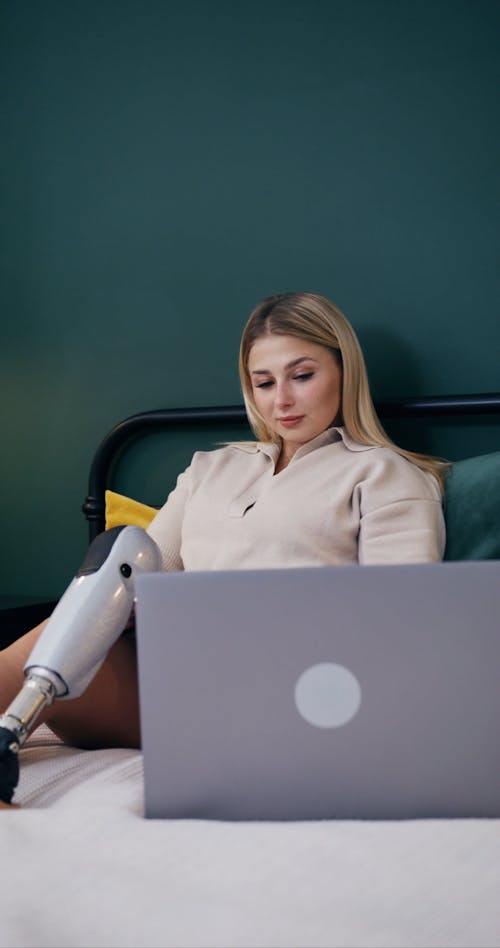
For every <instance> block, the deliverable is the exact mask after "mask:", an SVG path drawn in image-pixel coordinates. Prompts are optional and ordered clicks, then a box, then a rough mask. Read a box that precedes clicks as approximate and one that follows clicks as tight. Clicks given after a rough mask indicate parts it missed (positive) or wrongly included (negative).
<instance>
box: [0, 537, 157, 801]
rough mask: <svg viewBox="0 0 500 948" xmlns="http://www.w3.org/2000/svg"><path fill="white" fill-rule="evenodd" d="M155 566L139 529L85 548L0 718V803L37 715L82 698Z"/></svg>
mask: <svg viewBox="0 0 500 948" xmlns="http://www.w3.org/2000/svg"><path fill="white" fill-rule="evenodd" d="M160 568H161V556H160V551H159V549H158V547H157V546H156V544H155V542H154V541H153V540H152V539H151V537H150V536H149V535H148V534H147V533H146V532H145V531H144V530H143V529H142V528H141V527H132V526H131V527H115V528H113V529H112V530H107V531H106V532H105V533H101V534H99V536H98V537H96V539H95V540H94V541H93V542H92V544H91V545H90V547H89V549H88V552H87V556H86V557H85V560H84V562H83V564H82V566H81V568H80V569H79V571H78V573H77V574H76V576H75V578H74V579H73V580H72V582H71V583H70V585H69V586H68V588H67V590H66V592H65V593H64V595H63V596H62V598H61V600H60V601H59V603H58V604H57V606H56V608H55V610H54V612H53V613H52V616H51V617H50V619H49V620H48V622H47V625H46V626H45V628H44V630H43V632H42V633H41V635H40V637H39V639H38V641H37V643H36V644H35V646H34V648H33V650H32V652H31V654H30V655H29V658H28V661H27V662H26V665H25V666H24V675H25V679H26V680H25V683H24V685H23V687H22V689H21V691H20V692H19V694H18V695H17V697H16V698H15V699H14V701H13V702H12V703H11V704H10V706H9V707H8V708H7V710H6V711H5V713H4V714H2V715H0V800H3V801H4V802H6V803H10V801H11V799H12V796H13V793H14V789H15V787H16V786H17V782H18V778H19V763H18V752H19V750H20V748H21V747H22V745H23V744H24V742H25V740H26V738H27V737H28V735H29V732H30V731H31V729H32V727H33V725H34V724H35V722H36V720H37V719H38V717H39V715H40V713H41V712H42V710H43V709H44V708H45V707H46V706H47V705H50V704H52V702H53V701H54V699H55V698H78V697H79V696H80V695H81V694H83V692H84V691H85V690H86V688H87V687H88V685H89V684H90V682H91V681H92V679H93V678H94V676H95V675H96V673H97V672H98V670H99V668H100V667H101V665H102V663H103V661H104V659H105V657H106V655H107V653H108V651H109V649H110V648H111V646H112V645H113V644H114V642H115V641H116V640H117V639H118V637H119V636H120V635H121V633H122V631H123V629H124V627H125V625H126V623H127V620H128V619H129V616H130V613H131V610H132V606H133V603H134V595H135V594H134V588H135V578H136V576H137V574H138V573H142V572H156V571H158V570H159V569H160Z"/></svg>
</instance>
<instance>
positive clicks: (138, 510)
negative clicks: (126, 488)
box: [105, 490, 158, 530]
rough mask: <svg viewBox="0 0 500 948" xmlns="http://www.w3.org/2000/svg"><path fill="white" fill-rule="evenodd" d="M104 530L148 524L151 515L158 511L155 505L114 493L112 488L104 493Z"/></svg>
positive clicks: (145, 525)
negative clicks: (150, 505)
mask: <svg viewBox="0 0 500 948" xmlns="http://www.w3.org/2000/svg"><path fill="white" fill-rule="evenodd" d="M105 513H106V530H110V529H111V527H123V526H127V527H129V526H134V527H143V528H144V530H146V528H147V527H148V526H149V524H150V523H151V521H152V519H153V517H154V516H155V515H156V514H157V513H158V511H157V509H156V507H149V506H148V505H147V504H141V503H140V502H139V501H138V500H132V498H131V497H125V496H124V495H123V494H115V492H114V491H112V490H107V491H106V493H105Z"/></svg>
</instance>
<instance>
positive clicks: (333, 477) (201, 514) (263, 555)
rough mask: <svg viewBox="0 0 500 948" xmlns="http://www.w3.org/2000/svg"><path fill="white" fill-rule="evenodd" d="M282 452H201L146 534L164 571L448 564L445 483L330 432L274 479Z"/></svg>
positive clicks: (271, 448)
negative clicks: (443, 561) (444, 561)
mask: <svg viewBox="0 0 500 948" xmlns="http://www.w3.org/2000/svg"><path fill="white" fill-rule="evenodd" d="M278 454H279V448H278V447H277V446H276V445H273V444H252V443H248V444H235V445H228V446H226V447H223V448H219V449H217V450H214V451H203V452H197V453H196V454H195V455H194V457H193V459H192V462H191V464H190V466H189V467H188V468H187V470H186V471H184V473H182V474H181V475H180V476H179V478H178V481H177V486H176V488H175V490H173V491H172V493H171V494H170V495H169V497H168V499H167V502H166V504H165V505H164V506H163V507H162V509H161V510H160V511H159V512H158V514H157V516H156V517H155V518H154V520H153V521H152V523H151V525H150V527H149V529H148V532H149V533H150V535H151V536H152V537H153V539H154V540H155V541H156V542H157V544H158V545H159V547H160V549H161V551H162V556H163V566H164V569H165V570H183V569H184V570H224V569H264V568H289V567H298V566H335V565H345V564H349V563H362V564H383V563H424V562H435V561H438V560H440V559H442V556H443V552H444V544H445V528H444V518H443V512H442V504H441V495H440V491H439V487H438V484H437V481H436V480H435V478H434V477H433V476H432V475H431V474H427V473H425V472H423V471H421V470H420V469H419V468H417V467H416V466H415V465H414V464H412V463H410V462H409V461H407V460H406V459H405V458H403V457H401V456H400V455H399V454H397V453H396V452H394V451H392V450H390V449H388V448H377V447H369V446H366V445H361V444H358V443H357V442H355V441H353V440H352V439H351V438H350V437H349V436H348V435H347V434H346V433H345V432H344V430H343V429H342V428H330V429H328V430H327V431H324V432H323V433H322V434H320V435H319V436H318V437H317V438H314V439H313V440H312V441H310V442H309V443H308V444H306V445H304V446H303V447H301V448H299V450H298V451H297V452H296V454H295V455H294V457H293V458H292V460H291V462H290V464H289V465H288V467H286V468H285V469H284V470H283V471H281V472H280V473H279V474H274V468H275V463H276V461H277V458H278Z"/></svg>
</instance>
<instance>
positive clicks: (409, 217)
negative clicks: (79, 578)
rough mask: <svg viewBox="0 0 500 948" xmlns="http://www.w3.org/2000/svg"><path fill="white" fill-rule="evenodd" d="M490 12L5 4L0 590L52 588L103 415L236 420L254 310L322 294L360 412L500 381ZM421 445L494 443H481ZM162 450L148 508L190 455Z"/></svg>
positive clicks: (0, 38) (75, 549)
mask: <svg viewBox="0 0 500 948" xmlns="http://www.w3.org/2000/svg"><path fill="white" fill-rule="evenodd" d="M499 14H500V5H499V4H498V3H497V2H486V0H471V2H463V0H430V2H406V0H394V2H393V0H380V2H378V0H345V2H344V0H341V2H337V0H326V2H315V0H282V2H272V0H271V2H269V0H266V2H261V0H254V2H251V3H250V2H243V0H242V2H234V0H232V2H225V0H223V2H219V0H212V2H210V0H201V2H193V0H183V2H180V0H176V2H169V0H134V2H132V0H87V2H80V0H61V2H58V0H44V2H40V0H24V2H23V0H4V2H2V3H1V5H0V64H1V65H0V69H1V89H2V92H1V96H2V108H1V129H0V133H1V151H0V162H1V165H0V166H1V171H2V175H1V206H2V211H1V220H0V232H1V244H2V245H1V267H2V276H1V317H2V322H1V327H2V329H1V351H0V372H1V375H0V378H1V386H2V409H1V412H2V417H1V419H0V424H1V429H0V430H1V438H2V463H1V471H0V486H1V501H2V542H1V550H2V553H1V564H0V565H1V569H0V583H1V587H0V592H2V593H4V594H18V593H19V594H20V593H24V594H26V595H35V596H39V595H43V596H55V595H58V594H59V593H60V592H61V591H62V589H63V588H64V586H65V585H66V583H67V582H68V581H69V579H70V578H71V576H72V575H73V573H74V571H75V569H76V567H77V566H78V565H79V563H80V561H81V558H82V556H83V553H84V550H85V545H86V541H87V530H86V524H85V521H84V518H83V515H82V514H81V512H80V507H81V504H82V501H83V499H84V498H85V495H86V493H87V474H88V469H89V466H90V462H91V458H92V455H93V453H94V450H95V448H96V446H97V444H98V443H99V441H100V440H101V438H102V437H103V436H104V435H105V434H106V432H107V431H108V430H109V429H110V428H111V427H112V426H113V425H114V424H115V423H116V422H117V421H119V420H120V419H122V418H124V417H126V416H128V415H130V414H132V413H134V412H137V411H141V410H144V409H148V408H157V407H178V406H193V405H211V404H212V405H213V404H234V403H238V402H240V392H239V386H238V378H237V372H236V353H237V346H238V340H239V335H240V331H241V327H242V324H243V322H244V320H245V319H246V316H247V314H248V312H249V311H250V309H251V308H252V307H253V306H254V305H255V303H256V302H257V301H258V300H259V299H260V298H261V297H263V296H264V295H267V294H269V293H271V292H276V291H282V290H286V289H293V288H298V289H311V290H315V291H318V292H321V293H324V294H326V295H328V296H330V297H331V298H332V299H334V300H335V301H336V302H337V303H338V304H339V305H340V306H341V307H342V308H343V309H344V311H345V312H346V313H347V315H348V316H349V318H350V319H351V321H352V322H353V324H354V326H355V327H356V329H357V330H358V332H359V335H360V337H361V340H362V342H363V343H364V346H365V349H366V354H367V362H368V367H369V371H370V376H371V379H372V384H373V388H374V390H375V394H376V395H386V396H393V395H418V394H424V393H426V394H440V393H455V392H476V391H477V392H480V391H494V390H498V389H500V374H499V353H500V322H499V320H498V310H497V301H498V296H499V294H498V289H499V286H498V268H497V266H496V264H497V243H498V180H499V172H498V169H499V167H500V163H499V148H498V146H499V128H498V113H497V99H498V65H497V63H498V27H499V19H500V17H499ZM450 431H451V434H450ZM403 434H406V437H407V438H408V432H406V433H405V432H403ZM206 437H208V435H207V436H206ZM213 437H216V433H214V434H213ZM429 438H430V440H429V443H428V445H427V446H428V447H429V448H430V449H435V450H441V446H442V445H444V447H445V450H446V452H448V453H450V454H454V456H456V457H460V456H466V455H468V454H472V453H477V452H478V450H479V449H480V450H488V449H491V450H493V449H495V448H498V447H499V446H500V438H499V429H498V426H497V427H495V426H493V425H491V423H488V424H483V425H479V427H478V428H477V430H472V428H471V426H465V428H460V429H457V428H456V427H455V428H452V429H449V430H447V435H446V438H444V436H443V440H442V441H441V443H440V444H438V443H437V442H439V432H438V434H435V433H433V434H432V435H431V436H429ZM433 439H434V440H436V444H434V443H433ZM446 439H447V440H446ZM410 440H411V439H410ZM174 441H175V444H174V446H173V447H174V452H173V456H172V458H171V459H170V460H166V459H164V458H163V460H162V457H163V455H162V453H161V452H164V453H165V452H167V451H168V447H162V449H161V451H160V453H159V454H158V458H159V460H158V463H159V464H160V467H161V474H160V479H161V485H160V490H161V494H162V495H163V493H166V491H167V489H168V486H169V485H170V482H171V480H172V478H173V477H174V475H175V470H176V469H177V468H178V466H179V465H180V464H182V463H184V459H186V460H187V458H188V456H189V453H190V451H191V449H192V446H191V443H188V441H187V440H186V439H183V438H181V437H180V436H179V437H177V436H176V438H175V439H174ZM155 450H156V449H155ZM441 453H444V452H443V451H441ZM138 464H139V462H138V460H137V459H136V458H135V457H133V458H131V470H135V468H136V467H137V465H138ZM162 465H163V466H162ZM128 476H129V475H123V476H122V479H121V480H120V477H119V478H118V482H119V483H121V484H128V481H127V477H128ZM158 489H159V487H158V484H153V483H152V477H151V476H150V475H149V472H148V473H147V476H145V480H144V490H142V488H141V486H140V484H138V485H137V491H138V492H140V493H141V495H142V499H143V500H145V501H147V502H159V500H161V499H162V498H161V497H160V498H158V497H157V496H154V497H153V496H152V494H153V493H154V492H155V493H156V492H157V491H158Z"/></svg>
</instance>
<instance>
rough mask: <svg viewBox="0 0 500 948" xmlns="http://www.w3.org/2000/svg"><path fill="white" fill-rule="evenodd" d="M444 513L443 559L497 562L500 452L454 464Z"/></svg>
mask: <svg viewBox="0 0 500 948" xmlns="http://www.w3.org/2000/svg"><path fill="white" fill-rule="evenodd" d="M444 513H445V518H446V551H445V555H444V558H445V560H499V559H500V451H496V452H495V453H494V454H483V455H481V456H480V457H475V458H466V459H465V460H463V461H456V462H455V463H454V465H453V467H452V470H451V473H450V474H449V475H448V478H447V480H446V488H445V502H444Z"/></svg>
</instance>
